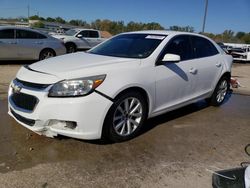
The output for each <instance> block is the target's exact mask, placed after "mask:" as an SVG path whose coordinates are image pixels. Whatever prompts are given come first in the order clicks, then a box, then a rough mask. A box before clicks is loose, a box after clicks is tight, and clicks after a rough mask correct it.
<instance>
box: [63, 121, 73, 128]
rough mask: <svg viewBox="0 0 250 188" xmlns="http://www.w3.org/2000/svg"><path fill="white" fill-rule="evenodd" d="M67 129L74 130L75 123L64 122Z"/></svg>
mask: <svg viewBox="0 0 250 188" xmlns="http://www.w3.org/2000/svg"><path fill="white" fill-rule="evenodd" d="M64 127H66V128H69V129H75V128H76V122H74V121H66V125H65V126H64Z"/></svg>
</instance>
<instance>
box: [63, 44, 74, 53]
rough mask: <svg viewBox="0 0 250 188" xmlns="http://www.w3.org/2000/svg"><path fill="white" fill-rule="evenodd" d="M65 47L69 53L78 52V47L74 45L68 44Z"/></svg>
mask: <svg viewBox="0 0 250 188" xmlns="http://www.w3.org/2000/svg"><path fill="white" fill-rule="evenodd" d="M65 47H66V50H67V53H74V52H76V45H75V44H74V43H66V44H65Z"/></svg>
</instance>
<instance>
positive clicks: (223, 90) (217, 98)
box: [210, 76, 230, 106]
mask: <svg viewBox="0 0 250 188" xmlns="http://www.w3.org/2000/svg"><path fill="white" fill-rule="evenodd" d="M229 86H230V85H229V78H228V77H225V76H224V77H222V78H221V79H220V80H219V82H218V84H217V86H216V88H215V90H214V93H213V95H212V97H211V98H210V104H211V105H212V106H220V105H221V104H222V103H223V101H224V100H225V97H226V95H227V93H228V91H229Z"/></svg>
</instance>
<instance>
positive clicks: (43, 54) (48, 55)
mask: <svg viewBox="0 0 250 188" xmlns="http://www.w3.org/2000/svg"><path fill="white" fill-rule="evenodd" d="M54 56H56V53H55V52H54V51H53V50H51V49H44V50H42V51H41V52H40V55H39V60H44V59H48V58H51V57H54Z"/></svg>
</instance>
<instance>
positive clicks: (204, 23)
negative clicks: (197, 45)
mask: <svg viewBox="0 0 250 188" xmlns="http://www.w3.org/2000/svg"><path fill="white" fill-rule="evenodd" d="M207 7H208V0H206V5H205V13H204V18H203V26H202V33H204V31H205V25H206V18H207Z"/></svg>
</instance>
